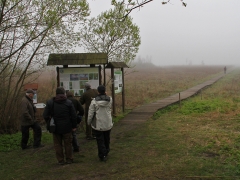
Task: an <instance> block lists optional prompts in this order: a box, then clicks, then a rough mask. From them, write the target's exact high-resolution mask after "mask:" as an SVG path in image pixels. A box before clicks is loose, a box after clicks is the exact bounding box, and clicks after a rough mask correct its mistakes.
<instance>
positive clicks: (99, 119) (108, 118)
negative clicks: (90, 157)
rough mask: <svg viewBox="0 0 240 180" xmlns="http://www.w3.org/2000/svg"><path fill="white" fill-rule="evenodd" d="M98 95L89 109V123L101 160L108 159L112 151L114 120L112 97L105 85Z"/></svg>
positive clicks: (100, 88)
mask: <svg viewBox="0 0 240 180" xmlns="http://www.w3.org/2000/svg"><path fill="white" fill-rule="evenodd" d="M97 90H98V93H99V94H98V95H97V97H96V98H94V99H93V100H92V101H91V104H90V106H89V111H88V124H89V125H91V126H92V128H93V131H94V134H95V135H96V140H97V146H98V157H99V159H100V161H106V160H107V156H108V153H109V151H110V132H111V129H112V127H113V122H112V114H111V109H112V98H111V97H110V96H107V94H106V89H105V86H103V85H100V86H98V88H97Z"/></svg>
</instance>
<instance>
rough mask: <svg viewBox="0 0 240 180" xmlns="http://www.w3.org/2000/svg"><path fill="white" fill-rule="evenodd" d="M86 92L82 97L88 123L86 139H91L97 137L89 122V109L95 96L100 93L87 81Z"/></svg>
mask: <svg viewBox="0 0 240 180" xmlns="http://www.w3.org/2000/svg"><path fill="white" fill-rule="evenodd" d="M85 90H86V91H85V92H84V93H83V94H82V96H81V97H80V100H79V101H80V103H81V104H82V105H85V110H84V112H85V124H86V139H88V140H91V139H94V138H95V135H94V134H93V132H92V127H91V126H90V125H88V124H87V119H88V109H89V106H90V104H91V101H92V99H93V98H95V97H96V96H97V95H98V91H97V90H96V89H92V88H91V85H90V84H89V83H85Z"/></svg>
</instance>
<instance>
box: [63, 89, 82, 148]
mask: <svg viewBox="0 0 240 180" xmlns="http://www.w3.org/2000/svg"><path fill="white" fill-rule="evenodd" d="M67 98H68V99H69V100H70V101H72V103H73V106H74V108H75V110H76V113H77V115H78V116H83V115H84V109H83V107H82V105H81V104H80V102H79V101H78V100H77V99H75V98H74V97H73V93H72V92H71V91H68V92H67ZM77 123H78V124H79V123H80V122H77ZM72 136H73V140H72V147H73V152H79V144H78V140H77V133H76V131H73V132H72Z"/></svg>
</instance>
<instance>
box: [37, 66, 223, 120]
mask: <svg viewBox="0 0 240 180" xmlns="http://www.w3.org/2000/svg"><path fill="white" fill-rule="evenodd" d="M223 68H224V67H223V66H169V67H157V66H149V65H148V64H147V63H146V64H137V65H136V66H135V67H134V68H129V69H125V109H133V108H135V107H137V106H139V105H141V104H144V103H149V102H152V101H155V100H157V99H161V98H164V97H167V96H169V95H172V94H175V93H177V92H180V91H182V90H185V89H187V88H190V87H192V86H194V85H197V84H199V83H201V82H204V81H205V80H207V79H210V78H211V77H212V76H214V75H216V74H218V73H222V72H223ZM56 76H57V74H56V72H55V69H54V68H48V69H47V70H46V71H45V72H44V73H43V74H42V75H41V76H40V77H39V78H38V80H37V81H36V83H38V84H39V90H38V102H43V103H45V102H46V101H47V100H48V99H49V98H51V97H53V96H55V89H56V87H57V77H56ZM107 91H108V92H109V94H111V93H110V92H111V90H110V86H109V84H108V90H107ZM115 105H116V111H117V114H121V111H122V96H121V94H117V95H116V104H115ZM41 113H42V111H41V110H40V113H39V114H41ZM38 117H39V118H41V117H40V116H38Z"/></svg>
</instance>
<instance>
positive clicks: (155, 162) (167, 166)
mask: <svg viewBox="0 0 240 180" xmlns="http://www.w3.org/2000/svg"><path fill="white" fill-rule="evenodd" d="M221 71H222V68H221V67H171V68H170V67H169V68H168V69H164V68H155V69H152V70H151V72H149V71H148V70H146V69H145V70H141V69H139V70H138V72H136V73H138V74H136V73H130V74H129V75H127V76H126V84H127V85H128V88H127V89H126V91H127V94H126V96H129V101H127V103H128V108H129V109H131V108H134V107H136V106H138V105H140V104H143V103H148V102H151V101H153V100H154V99H155V100H156V99H159V98H162V97H167V96H169V95H170V94H174V93H175V92H180V91H181V90H185V89H187V88H190V87H192V86H194V85H196V84H199V83H201V82H203V81H205V80H208V79H209V78H211V77H213V76H214V75H216V74H218V73H220V72H221ZM140 72H142V74H141V73H140ZM157 72H158V73H159V74H158V73H157ZM146 73H149V74H148V75H147V74H146ZM162 76H164V78H163V77H162ZM146 77H148V78H149V80H147V79H144V78H146ZM156 83H159V84H156ZM144 84H145V85H144ZM134 86H135V87H136V88H134ZM136 89H137V90H136ZM130 93H133V94H131V95H130ZM135 98H136V99H135ZM126 99H127V98H126ZM130 101H131V102H130ZM239 123H240V71H239V69H236V70H234V71H232V72H231V73H229V74H227V75H226V76H224V77H223V78H222V79H221V80H219V81H218V82H217V83H215V84H214V85H212V86H211V87H209V88H207V89H204V90H203V91H202V93H201V95H200V94H199V95H197V96H194V97H192V98H190V99H188V100H185V101H183V102H182V104H181V108H179V106H178V105H172V106H169V107H167V108H165V109H163V110H160V111H158V112H157V113H156V114H155V115H154V116H153V117H152V118H151V119H149V120H148V121H146V122H145V123H142V124H139V125H138V126H136V127H132V130H131V131H124V128H123V127H120V126H118V123H115V126H114V128H113V130H112V141H111V152H110V154H109V159H108V161H107V162H106V163H104V162H100V161H99V160H98V158H97V149H96V148H97V147H96V142H95V141H87V140H85V139H84V137H85V136H84V132H83V130H82V129H79V134H78V138H79V142H80V152H79V153H76V154H74V163H73V164H71V165H64V166H59V165H57V163H56V158H55V155H54V150H53V144H52V140H51V134H49V133H46V132H45V133H43V143H44V144H45V145H46V146H45V147H44V148H41V149H39V150H34V149H30V150H26V151H22V150H20V148H19V146H18V144H19V141H20V134H17V135H11V136H10V135H9V136H3V135H2V136H0V138H1V139H0V142H1V144H0V179H9V180H10V179H59V180H62V179H72V180H78V179H79V180H80V179H83V180H88V179H96V180H100V179H101V180H102V179H103V180H105V179H106V180H109V179H113V180H115V179H153V180H154V179H194V180H195V179H240V170H239V169H240V163H239V162H240V131H239V129H240V124H239ZM117 128H122V134H123V135H122V136H119V137H118V136H116V134H115V132H114V129H117ZM30 140H31V141H32V137H31V138H30Z"/></svg>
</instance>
